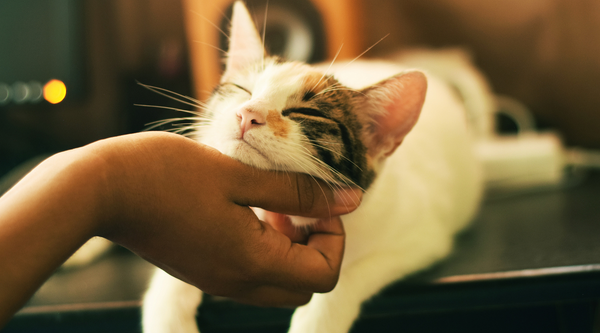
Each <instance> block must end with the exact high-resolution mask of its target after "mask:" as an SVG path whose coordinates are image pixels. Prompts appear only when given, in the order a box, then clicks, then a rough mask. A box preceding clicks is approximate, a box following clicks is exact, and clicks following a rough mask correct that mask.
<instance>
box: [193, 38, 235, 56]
mask: <svg viewBox="0 0 600 333" xmlns="http://www.w3.org/2000/svg"><path fill="white" fill-rule="evenodd" d="M193 42H194V43H198V44H202V45H206V46H208V47H212V48H213V49H215V50H217V51H220V52H222V53H227V51H225V50H223V49H222V48H220V47H216V46H214V45H212V44H209V43H205V42H203V41H199V40H194V41H193Z"/></svg>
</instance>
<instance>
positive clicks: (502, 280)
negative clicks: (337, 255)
mask: <svg viewBox="0 0 600 333" xmlns="http://www.w3.org/2000/svg"><path fill="white" fill-rule="evenodd" d="M599 238H600V174H598V173H595V174H590V175H589V176H588V177H587V178H586V179H585V180H584V181H583V182H582V183H581V184H578V185H576V186H572V187H568V188H562V189H554V190H545V191H540V192H536V193H528V194H519V195H512V196H508V197H504V198H496V199H487V200H486V201H485V203H484V205H483V206H482V208H481V211H480V213H479V215H478V217H477V218H476V220H475V221H474V223H473V224H472V226H471V227H469V228H468V229H467V230H465V231H464V232H462V233H461V234H460V235H459V236H458V237H457V243H456V247H455V250H454V252H453V253H452V255H451V256H450V257H449V258H447V259H446V260H444V261H443V262H441V263H439V264H437V265H435V266H434V267H432V268H430V269H428V270H427V271H424V272H421V273H418V274H415V275H414V276H412V277H409V278H408V279H406V280H403V281H400V282H398V283H396V284H394V285H392V286H390V287H389V288H387V289H386V290H384V291H383V292H382V293H381V294H380V295H378V296H377V297H375V298H374V299H373V300H371V301H370V302H368V303H367V304H366V305H365V306H364V310H363V314H362V317H361V321H360V322H359V323H358V324H357V327H355V331H361V330H360V329H361V327H363V326H364V327H368V329H366V330H365V331H377V330H374V328H373V327H375V326H373V323H374V322H377V323H381V322H384V323H385V322H386V320H388V319H385V318H387V317H390V316H391V317H393V316H404V317H402V318H403V322H404V323H408V322H410V320H413V321H419V320H421V321H419V322H420V325H421V326H420V331H427V330H425V329H423V327H422V325H423V320H422V319H423V318H424V317H422V316H426V315H427V314H431V313H437V314H438V317H437V318H438V319H439V320H442V319H443V318H444V314H445V313H446V314H448V313H450V312H449V311H451V312H452V311H453V313H457V311H459V312H460V311H470V313H471V314H470V315H469V316H470V317H471V318H472V313H473V311H475V313H477V311H480V313H479V314H480V316H479V317H480V318H483V319H481V320H483V321H485V318H486V317H485V316H486V315H489V313H487V312H485V313H484V312H481V311H483V310H481V309H501V308H503V309H507V308H510V309H514V308H515V307H516V308H517V309H521V310H518V311H516V312H511V313H510V314H506V313H504V312H503V313H504V314H503V316H508V315H510V316H513V317H514V316H518V315H519V313H525V312H526V313H527V316H528V317H527V318H529V319H531V318H532V316H535V315H540V316H542V315H543V314H544V313H545V312H544V311H542V310H539V308H540V307H542V308H543V307H545V306H547V305H548V304H552V306H553V308H552V309H550V310H548V311H550V312H552V313H555V312H556V306H558V305H560V304H571V305H573V306H574V307H575V308H573V307H572V306H571V307H567V308H566V309H567V310H565V311H562V312H561V313H563V312H564V313H566V315H565V314H564V313H563V314H561V315H560V316H558V317H560V318H563V317H565V316H566V317H569V316H571V317H573V316H575V317H573V318H575V320H579V321H581V320H588V319H589V318H592V319H591V320H592V321H593V320H594V319H593V318H594V315H593V314H589V315H588V312H589V311H592V312H593V311H595V305H596V304H597V300H599V299H600V242H599V241H598V240H599ZM152 270H153V268H152V266H151V265H150V264H148V263H147V262H145V261H143V260H142V259H140V258H138V257H136V256H134V255H132V254H131V253H129V252H127V251H126V250H124V249H119V248H116V249H115V250H113V251H112V252H111V253H109V254H108V255H106V256H105V257H103V258H101V259H100V260H98V261H97V262H95V263H94V264H92V265H90V266H88V267H84V268H81V269H76V270H65V271H59V272H57V273H56V274H55V275H54V276H53V277H52V278H51V279H50V280H48V281H47V282H46V284H44V285H43V286H42V287H41V289H40V290H39V291H38V292H37V293H36V294H35V295H34V297H33V298H32V299H31V300H30V302H29V303H28V304H27V306H26V307H25V308H24V309H23V310H22V311H21V312H20V313H19V314H17V316H15V318H14V319H13V321H12V322H11V323H10V324H9V325H8V326H7V327H6V329H5V330H3V332H34V331H36V330H35V329H34V326H37V327H38V328H39V327H41V326H43V327H50V326H52V327H59V328H56V330H51V329H47V330H43V331H44V332H54V331H56V332H67V331H69V332H84V331H86V332H91V331H90V330H78V329H77V327H79V326H77V325H78V324H73V323H77V320H78V319H77V318H79V317H81V318H83V319H81V320H82V321H84V322H94V320H96V322H105V321H106V318H112V319H111V320H113V321H115V322H116V323H118V324H117V325H118V326H119V327H120V328H121V330H117V329H115V328H114V326H110V327H112V328H110V329H108V328H99V330H97V332H101V331H107V330H108V331H114V332H117V331H119V332H134V331H137V330H139V302H140V299H141V295H142V294H143V291H144V289H145V288H146V285H147V283H148V280H149V277H150V274H151V273H152ZM557 304H558V305H557ZM560 306H562V305H560ZM525 307H528V308H532V307H535V308H536V309H538V310H539V311H538V310H535V311H534V312H531V311H530V312H527V311H525V312H524V310H523V309H524V308H525ZM578 307H579V308H578ZM577 309H580V310H581V309H583V310H581V311H583V312H585V313H586V317H585V318H583V319H581V318H580V317H581V315H580V313H581V311H580V310H577ZM590 309H591V310H590ZM495 311H496V312H497V310H495ZM540 311H542V312H540ZM559 312H560V311H559ZM486 313H487V314H486ZM571 313H572V314H571ZM107 314H108V315H107ZM290 314H291V310H287V309H283V310H282V309H262V308H253V307H250V306H243V305H238V304H235V303H233V302H229V301H226V300H221V299H218V298H210V299H209V300H208V301H207V302H206V303H205V304H203V305H202V308H201V311H200V316H199V322H200V325H201V327H203V332H234V331H236V327H237V328H240V329H241V328H242V327H244V329H243V330H244V331H252V330H251V329H248V327H255V328H260V329H257V331H258V330H260V331H262V332H264V331H270V330H269V329H265V327H271V326H272V327H275V328H273V330H271V331H273V332H278V331H281V330H282V329H283V330H285V324H286V323H287V321H288V320H289V315H290ZM78 316H79V317H78ZM107 316H108V317H107ZM386 316H387V317H386ZM415 316H416V317H415ZM440 316H441V317H440ZM578 316H579V317H578ZM456 317H457V316H456V315H452V318H456ZM57 318H62V319H57ZM411 318H412V319H411ZM415 318H417V319H415ZM419 318H421V319H419ZM440 318H442V319H440ZM503 318H504V317H503ZM544 318H546V317H544ZM560 318H559V319H556V323H558V324H557V325H558V326H561V325H562V326H565V325H567V326H568V323H567V324H565V322H568V320H563V319H564V318H563V319H560ZM577 318H580V319H577ZM567 319H568V318H567ZM69 320H70V321H71V324H69V325H70V326H69V325H67V326H69V327H70V329H71V330H67V329H65V327H64V326H62V327H61V326H59V324H57V322H61V321H62V322H65V321H66V322H68V321H69ZM448 320H450V319H448ZM453 320H455V319H453ZM561 320H562V321H561ZM388 321H389V320H388ZM554 321H555V320H554V319H551V320H544V322H547V323H546V324H548V325H551V324H555V322H554ZM588 321H589V320H588ZM548 322H549V323H548ZM388 324H389V325H393V323H388ZM388 324H386V325H388ZM592 324H593V323H591V324H589V325H592ZM44 325H45V326H44ZM82 325H83V324H82ZM244 325H246V326H244ZM449 325H451V323H450V324H449ZM586 325H587V324H586ZM538 326H539V325H538ZM562 326H561V327H562ZM99 327H102V326H99ZM282 327H283V328H282ZM382 327H383V326H382ZM586 327H587V326H586ZM590 327H591V326H590ZM537 328H539V329H540V331H542V329H544V327H543V325H542V326H539V327H537ZM38 331H39V330H38ZM380 331H383V332H385V331H386V329H385V328H381V330H380ZM408 331H410V330H408ZM417 331H419V330H417ZM447 331H448V330H447ZM486 331H490V332H492V331H494V330H490V329H486ZM497 331H502V330H497ZM529 331H530V332H532V331H535V330H529ZM567 331H568V332H571V331H573V332H574V331H577V330H564V329H563V330H561V331H560V332H567ZM94 332H96V331H94Z"/></svg>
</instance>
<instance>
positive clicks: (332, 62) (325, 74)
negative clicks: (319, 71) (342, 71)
mask: <svg viewBox="0 0 600 333" xmlns="http://www.w3.org/2000/svg"><path fill="white" fill-rule="evenodd" d="M343 47H344V43H342V45H340V49H339V50H338V51H337V53H336V55H335V57H333V60H332V61H331V64H329V67H327V70H326V71H325V73H323V76H321V78H320V79H319V81H318V82H317V84H315V86H314V87H312V89H311V91H312V90H315V88H317V87H318V86H319V84H320V83H321V81H323V79H324V78H325V76H327V74H328V73H329V70H330V69H331V67H332V66H333V64H334V63H335V60H336V59H337V57H338V56H339V55H340V52H342V48H343Z"/></svg>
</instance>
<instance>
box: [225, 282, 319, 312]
mask: <svg viewBox="0 0 600 333" xmlns="http://www.w3.org/2000/svg"><path fill="white" fill-rule="evenodd" d="M230 298H231V299H234V300H236V301H238V302H240V303H246V304H252V305H258V306H266V307H296V306H301V305H304V304H306V303H308V302H309V301H310V299H311V298H312V293H310V292H299V291H293V290H289V289H285V288H281V287H275V286H259V287H256V288H251V289H250V290H248V291H246V292H244V293H243V294H242V295H235V296H233V297H230Z"/></svg>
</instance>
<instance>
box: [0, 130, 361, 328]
mask: <svg viewBox="0 0 600 333" xmlns="http://www.w3.org/2000/svg"><path fill="white" fill-rule="evenodd" d="M360 197H361V192H360V191H358V190H349V191H348V192H339V193H334V192H333V191H332V190H331V189H329V187H328V186H326V184H324V183H323V182H320V181H316V180H314V179H313V178H312V177H310V176H307V175H302V174H295V173H277V172H271V171H264V170H257V169H254V168H251V167H249V166H246V165H244V164H242V163H240V162H237V161H235V160H233V159H231V158H229V157H227V156H224V155H222V154H220V153H219V152H217V151H216V150H214V149H211V148H209V147H206V146H204V145H201V144H198V143H197V142H195V141H192V140H189V139H186V138H184V137H181V136H177V135H174V134H167V133H157V132H154V133H138V134H132V135H126V136H120V137H116V138H111V139H107V140H102V141H98V142H96V143H93V144H91V145H88V146H85V147H82V148H78V149H73V150H70V151H66V152H63V153H60V154H57V155H54V156H52V157H50V158H48V159H47V160H45V161H44V162H42V163H41V164H40V165H39V166H38V167H36V168H35V169H34V170H32V171H31V172H30V173H29V174H28V175H27V176H25V177H24V178H23V179H22V180H21V181H20V182H19V183H18V184H16V185H15V186H14V187H13V188H12V189H11V190H9V191H8V192H7V193H6V194H4V195H3V196H2V197H0V254H1V255H0V272H2V274H0V285H3V286H10V287H7V288H0V328H1V327H2V326H3V324H4V323H6V321H7V320H8V319H9V318H10V316H11V315H12V314H13V313H14V312H15V311H17V310H18V309H19V308H20V307H21V306H22V305H23V304H24V303H25V302H26V301H27V299H28V298H29V297H30V296H31V295H32V294H33V293H34V292H35V290H36V289H37V288H39V286H40V285H41V284H42V283H43V282H44V281H45V280H46V279H47V278H48V277H49V276H50V275H51V274H52V272H53V271H54V270H56V268H58V266H59V265H60V264H61V263H62V262H64V261H65V260H66V259H67V258H68V257H69V256H70V255H72V254H73V253H74V252H75V251H76V250H77V249H78V248H79V247H80V246H81V245H83V243H85V242H86V241H87V240H89V239H90V238H91V237H93V236H103V237H105V238H108V239H110V240H112V241H115V242H117V243H120V244H122V245H123V246H125V247H127V248H129V249H131V250H132V251H133V252H135V253H137V254H139V255H140V256H142V257H144V258H146V259H147V260H148V261H150V262H153V263H155V264H156V265H157V266H159V267H160V268H162V269H163V270H165V271H166V272H168V273H171V274H172V275H174V276H176V277H178V278H180V279H182V280H184V281H187V282H189V283H191V284H193V285H195V286H197V287H199V288H200V289H202V290H203V291H205V292H208V293H211V294H214V295H222V296H228V297H231V298H233V299H236V300H239V301H242V302H247V303H252V304H260V305H298V304H303V303H306V302H308V301H309V300H310V297H311V295H312V293H313V292H326V291H329V290H331V289H332V288H333V287H334V286H335V284H336V282H337V278H338V275H339V270H340V265H341V261H342V256H343V248H344V230H343V227H342V224H341V221H340V220H339V218H337V217H335V216H338V215H341V214H345V213H348V212H350V211H352V210H354V209H355V208H356V206H358V204H359V202H360ZM249 206H254V207H261V208H264V209H266V210H269V211H273V212H278V213H283V214H290V215H303V216H307V217H314V218H321V219H323V221H322V222H321V223H319V224H317V225H316V226H315V227H314V228H313V229H312V231H311V233H310V234H309V235H308V237H307V240H306V242H305V243H306V245H301V244H297V243H292V241H291V240H290V239H289V238H288V237H286V236H285V235H284V234H282V233H280V232H278V231H276V230H275V229H274V228H273V227H271V225H269V224H268V223H265V222H262V221H259V220H258V218H257V217H256V215H255V214H254V213H253V212H252V211H251V209H250V208H249Z"/></svg>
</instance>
